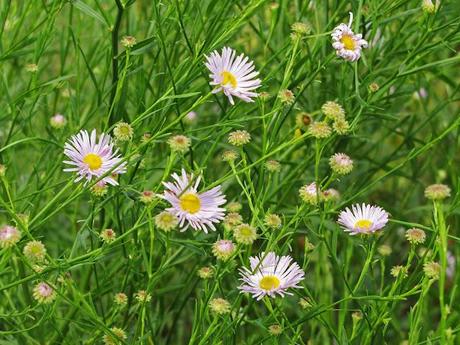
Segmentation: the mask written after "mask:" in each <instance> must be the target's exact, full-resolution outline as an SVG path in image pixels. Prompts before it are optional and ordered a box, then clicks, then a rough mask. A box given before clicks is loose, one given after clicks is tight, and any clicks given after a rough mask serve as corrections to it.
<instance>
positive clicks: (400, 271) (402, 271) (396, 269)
mask: <svg viewBox="0 0 460 345" xmlns="http://www.w3.org/2000/svg"><path fill="white" fill-rule="evenodd" d="M390 274H391V275H392V276H393V277H395V278H398V277H399V276H401V277H402V278H406V277H407V267H405V266H401V265H397V266H393V267H392V268H391V271H390Z"/></svg>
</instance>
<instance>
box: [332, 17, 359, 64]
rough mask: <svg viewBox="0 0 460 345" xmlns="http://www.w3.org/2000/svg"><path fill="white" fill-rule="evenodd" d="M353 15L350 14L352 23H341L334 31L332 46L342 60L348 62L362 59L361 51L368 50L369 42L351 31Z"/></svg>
mask: <svg viewBox="0 0 460 345" xmlns="http://www.w3.org/2000/svg"><path fill="white" fill-rule="evenodd" d="M352 22H353V13H351V12H350V21H349V22H348V25H347V24H344V23H341V24H339V25H338V26H336V27H335V29H334V30H333V31H332V34H331V36H332V46H333V47H334V49H335V50H336V53H337V55H338V56H340V57H341V58H343V59H345V60H348V61H356V60H358V59H359V58H360V57H361V49H362V48H367V46H368V44H367V41H366V40H364V39H363V35H361V34H355V33H354V32H353V30H352V29H351V24H352Z"/></svg>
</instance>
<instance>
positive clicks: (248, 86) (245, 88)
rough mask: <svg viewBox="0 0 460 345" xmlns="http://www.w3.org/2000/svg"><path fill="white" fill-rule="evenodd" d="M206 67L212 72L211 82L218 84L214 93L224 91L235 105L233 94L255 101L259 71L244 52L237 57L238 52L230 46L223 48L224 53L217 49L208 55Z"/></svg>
mask: <svg viewBox="0 0 460 345" xmlns="http://www.w3.org/2000/svg"><path fill="white" fill-rule="evenodd" d="M205 65H206V67H207V68H208V69H209V71H210V72H211V74H210V75H209V76H210V77H211V79H212V81H211V82H210V84H211V85H212V86H216V88H215V89H214V90H213V91H212V93H217V92H219V91H223V93H224V94H225V95H226V96H227V97H228V100H229V101H230V103H231V104H232V105H233V104H235V102H234V101H233V96H235V97H238V98H241V99H242V100H243V101H245V102H253V100H252V98H253V97H256V96H257V93H256V92H254V90H255V89H257V88H258V87H259V86H260V79H254V78H255V77H257V76H258V75H259V72H257V71H254V63H253V62H252V61H249V58H248V57H246V56H244V54H241V55H239V56H238V57H236V52H235V51H234V50H233V49H231V48H228V47H224V48H223V49H222V55H220V54H219V53H218V52H217V50H215V51H213V52H212V53H211V55H210V56H206V63H205Z"/></svg>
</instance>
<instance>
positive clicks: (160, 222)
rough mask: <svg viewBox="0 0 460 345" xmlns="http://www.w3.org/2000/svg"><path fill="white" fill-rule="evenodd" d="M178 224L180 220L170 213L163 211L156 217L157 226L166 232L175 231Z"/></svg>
mask: <svg viewBox="0 0 460 345" xmlns="http://www.w3.org/2000/svg"><path fill="white" fill-rule="evenodd" d="M177 223H179V220H178V219H177V217H176V216H175V215H174V214H173V213H171V212H169V211H163V212H161V213H159V214H157V215H156V216H155V225H156V226H157V227H158V228H159V229H161V230H163V231H165V232H170V231H171V230H173V229H174V228H175V227H176V226H177Z"/></svg>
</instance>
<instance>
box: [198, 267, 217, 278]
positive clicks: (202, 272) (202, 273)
mask: <svg viewBox="0 0 460 345" xmlns="http://www.w3.org/2000/svg"><path fill="white" fill-rule="evenodd" d="M197 274H198V277H200V278H201V279H209V278H212V276H213V275H214V269H213V268H212V267H207V266H205V267H201V268H200V269H199V270H198V272H197Z"/></svg>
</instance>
